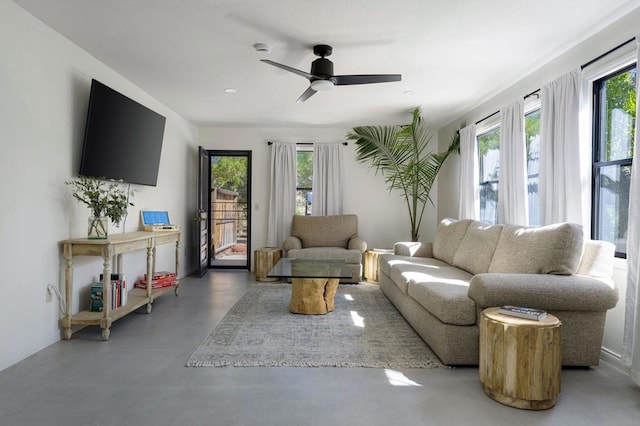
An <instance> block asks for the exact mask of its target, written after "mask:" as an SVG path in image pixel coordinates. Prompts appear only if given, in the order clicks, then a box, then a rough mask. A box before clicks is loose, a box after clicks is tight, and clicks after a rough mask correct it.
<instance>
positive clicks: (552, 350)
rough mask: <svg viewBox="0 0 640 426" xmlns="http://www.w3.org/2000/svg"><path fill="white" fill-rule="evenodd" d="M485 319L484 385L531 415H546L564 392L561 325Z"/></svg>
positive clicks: (493, 314) (490, 312) (492, 312)
mask: <svg viewBox="0 0 640 426" xmlns="http://www.w3.org/2000/svg"><path fill="white" fill-rule="evenodd" d="M498 310H499V308H488V309H485V310H484V311H482V313H481V315H480V365H479V374H480V381H481V382H482V383H483V385H484V391H485V393H486V394H487V395H489V396H490V397H491V398H493V399H494V400H496V401H498V402H500V403H502V404H505V405H509V406H511V407H516V408H522V409H526V410H546V409H548V408H551V407H553V406H554V405H555V403H556V398H557V396H558V394H559V393H560V372H561V367H562V351H561V344H562V342H561V335H560V328H561V323H560V320H558V318H556V317H555V316H553V315H547V316H546V318H544V319H543V320H541V321H533V320H526V319H522V318H517V317H512V316H508V315H502V314H500V313H499V312H498Z"/></svg>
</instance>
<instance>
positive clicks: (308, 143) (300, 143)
mask: <svg viewBox="0 0 640 426" xmlns="http://www.w3.org/2000/svg"><path fill="white" fill-rule="evenodd" d="M340 144H341V145H344V146H347V145H349V143H348V142H340ZM267 145H273V142H271V141H269V142H267ZM296 145H313V142H298V143H296Z"/></svg>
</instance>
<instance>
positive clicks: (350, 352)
mask: <svg viewBox="0 0 640 426" xmlns="http://www.w3.org/2000/svg"><path fill="white" fill-rule="evenodd" d="M290 296H291V286H290V284H281V283H280V284H256V285H254V286H252V287H251V288H250V289H249V290H248V291H247V293H246V294H245V295H244V296H243V297H242V298H241V299H240V300H239V301H238V302H237V303H236V304H235V305H234V306H233V307H232V308H231V310H230V311H229V312H228V313H227V315H226V316H225V317H224V318H223V319H222V321H221V322H220V324H219V325H218V327H216V329H215V330H214V331H213V332H212V333H211V334H210V335H209V337H207V338H206V340H205V341H204V342H203V343H202V344H201V345H200V347H198V349H197V350H196V351H195V352H194V353H193V355H191V357H190V358H189V361H187V366H188V367H224V366H235V367H258V366H261V367H277V366H279V367H374V368H434V367H443V364H442V363H441V362H440V361H439V360H438V358H437V357H436V356H435V355H434V354H433V352H432V351H431V349H430V348H429V347H428V346H427V345H426V344H425V343H424V342H423V341H422V339H421V338H420V337H419V336H418V335H417V334H416V332H415V331H414V330H413V329H412V328H411V326H409V324H408V323H407V322H406V321H405V320H404V318H402V316H401V315H400V313H399V312H398V311H397V310H396V309H395V308H394V307H393V305H391V303H390V302H389V301H388V300H387V298H386V297H385V296H384V294H382V291H381V290H380V289H379V287H378V286H377V285H373V284H368V283H361V284H357V285H340V286H339V288H338V293H337V294H336V298H335V307H336V309H335V311H334V312H330V313H328V314H327V315H298V314H292V313H290V312H289V309H288V306H289V298H290Z"/></svg>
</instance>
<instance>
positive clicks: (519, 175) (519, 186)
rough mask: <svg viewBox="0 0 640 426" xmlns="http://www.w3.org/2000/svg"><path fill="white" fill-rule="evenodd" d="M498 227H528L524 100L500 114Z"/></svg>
mask: <svg viewBox="0 0 640 426" xmlns="http://www.w3.org/2000/svg"><path fill="white" fill-rule="evenodd" d="M498 194H499V196H498V223H509V224H514V225H525V226H526V225H528V224H529V208H528V204H529V202H528V199H527V198H528V197H527V153H526V144H525V140H524V99H519V100H518V101H516V102H515V103H513V104H511V105H509V106H507V107H505V108H502V109H501V110H500V180H499V181H498Z"/></svg>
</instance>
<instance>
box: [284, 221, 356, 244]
mask: <svg viewBox="0 0 640 426" xmlns="http://www.w3.org/2000/svg"><path fill="white" fill-rule="evenodd" d="M291 235H293V236H294V237H298V238H300V240H301V241H302V248H307V247H342V248H347V244H348V243H349V240H350V239H351V238H353V237H357V236H358V216H357V215H355V214H345V215H335V216H299V215H296V216H293V222H292V223H291Z"/></svg>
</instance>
